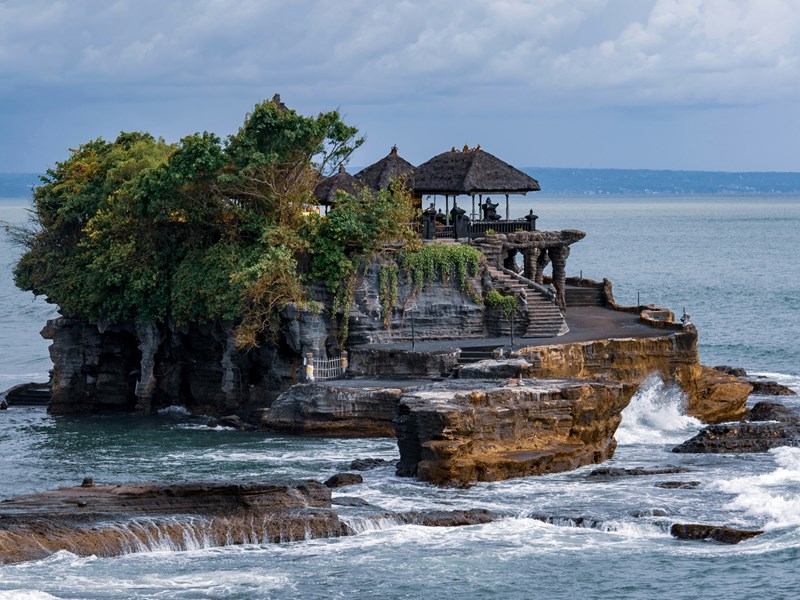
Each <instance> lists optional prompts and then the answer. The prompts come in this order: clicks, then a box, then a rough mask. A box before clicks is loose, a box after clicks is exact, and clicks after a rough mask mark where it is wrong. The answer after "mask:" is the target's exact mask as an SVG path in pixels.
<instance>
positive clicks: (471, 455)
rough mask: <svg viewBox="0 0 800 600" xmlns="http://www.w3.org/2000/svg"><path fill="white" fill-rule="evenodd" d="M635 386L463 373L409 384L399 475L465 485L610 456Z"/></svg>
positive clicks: (400, 430) (400, 420) (401, 417)
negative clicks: (502, 379)
mask: <svg viewBox="0 0 800 600" xmlns="http://www.w3.org/2000/svg"><path fill="white" fill-rule="evenodd" d="M633 391H634V386H630V385H625V384H621V383H613V382H608V383H592V382H582V381H536V382H534V383H530V382H525V383H523V384H522V385H519V384H518V383H517V384H512V385H499V386H498V385H497V382H490V381H484V382H480V381H458V382H452V383H451V382H448V383H447V385H444V384H432V385H430V386H425V387H422V388H415V389H413V390H407V391H406V393H405V394H404V395H403V397H402V399H401V401H400V406H399V412H398V417H397V420H396V430H397V441H398V446H399V448H400V462H399V463H398V468H397V473H398V475H404V476H412V475H416V476H417V478H418V479H420V480H422V481H430V482H433V483H437V484H445V485H463V484H467V483H470V482H473V481H494V480H499V479H508V478H511V477H520V476H525V475H538V474H543V473H553V472H559V471H567V470H570V469H575V468H577V467H579V466H582V465H586V464H593V463H599V462H602V461H604V460H607V459H608V458H610V457H611V456H612V455H613V453H614V449H615V448H616V442H615V440H614V432H615V431H616V429H617V426H618V425H619V422H620V418H621V417H620V414H621V412H622V409H623V408H624V407H625V406H627V404H628V402H629V401H630V398H631V396H632V394H633Z"/></svg>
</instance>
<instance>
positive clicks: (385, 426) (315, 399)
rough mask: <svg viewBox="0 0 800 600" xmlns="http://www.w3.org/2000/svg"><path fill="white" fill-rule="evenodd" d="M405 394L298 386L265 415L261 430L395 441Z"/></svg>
mask: <svg viewBox="0 0 800 600" xmlns="http://www.w3.org/2000/svg"><path fill="white" fill-rule="evenodd" d="M401 394H402V390H401V389H400V388H392V387H364V386H354V385H351V386H348V385H335V384H325V383H316V384H298V385H295V386H292V387H291V388H289V389H288V390H287V391H286V392H284V393H283V394H281V395H280V396H279V397H278V399H277V400H275V402H274V403H273V404H272V406H271V407H270V408H268V409H266V410H263V411H261V423H260V425H261V428H262V429H264V430H268V431H285V432H288V433H301V434H308V435H335V436H345V437H391V436H393V435H394V426H393V424H392V422H393V419H394V417H395V415H396V413H397V405H398V402H399V401H400V395H401Z"/></svg>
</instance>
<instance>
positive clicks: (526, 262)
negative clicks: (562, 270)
mask: <svg viewBox="0 0 800 600" xmlns="http://www.w3.org/2000/svg"><path fill="white" fill-rule="evenodd" d="M539 254H541V250H539V248H526V249H525V250H524V251H523V253H522V275H523V276H524V277H526V278H527V279H530V280H532V281H535V280H536V261H537V260H538V258H539Z"/></svg>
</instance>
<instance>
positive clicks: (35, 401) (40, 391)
mask: <svg viewBox="0 0 800 600" xmlns="http://www.w3.org/2000/svg"><path fill="white" fill-rule="evenodd" d="M0 402H4V403H6V407H8V406H47V404H49V402H50V384H49V383H35V382H31V383H20V384H19V385H15V386H14V387H11V388H9V389H7V390H6V391H4V392H0Z"/></svg>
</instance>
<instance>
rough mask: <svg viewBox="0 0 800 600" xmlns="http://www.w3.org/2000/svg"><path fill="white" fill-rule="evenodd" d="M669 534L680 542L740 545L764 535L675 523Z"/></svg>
mask: <svg viewBox="0 0 800 600" xmlns="http://www.w3.org/2000/svg"><path fill="white" fill-rule="evenodd" d="M669 532H670V534H671V535H672V536H673V537H676V538H678V539H679V540H712V541H714V542H719V543H721V544H738V543H739V542H743V541H745V540H749V539H751V538H754V537H756V536H759V535H761V534H762V533H764V532H763V531H752V530H745V529H733V528H731V527H720V526H716V525H700V524H696V523H675V524H674V525H673V526H672V527H670V530H669Z"/></svg>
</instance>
